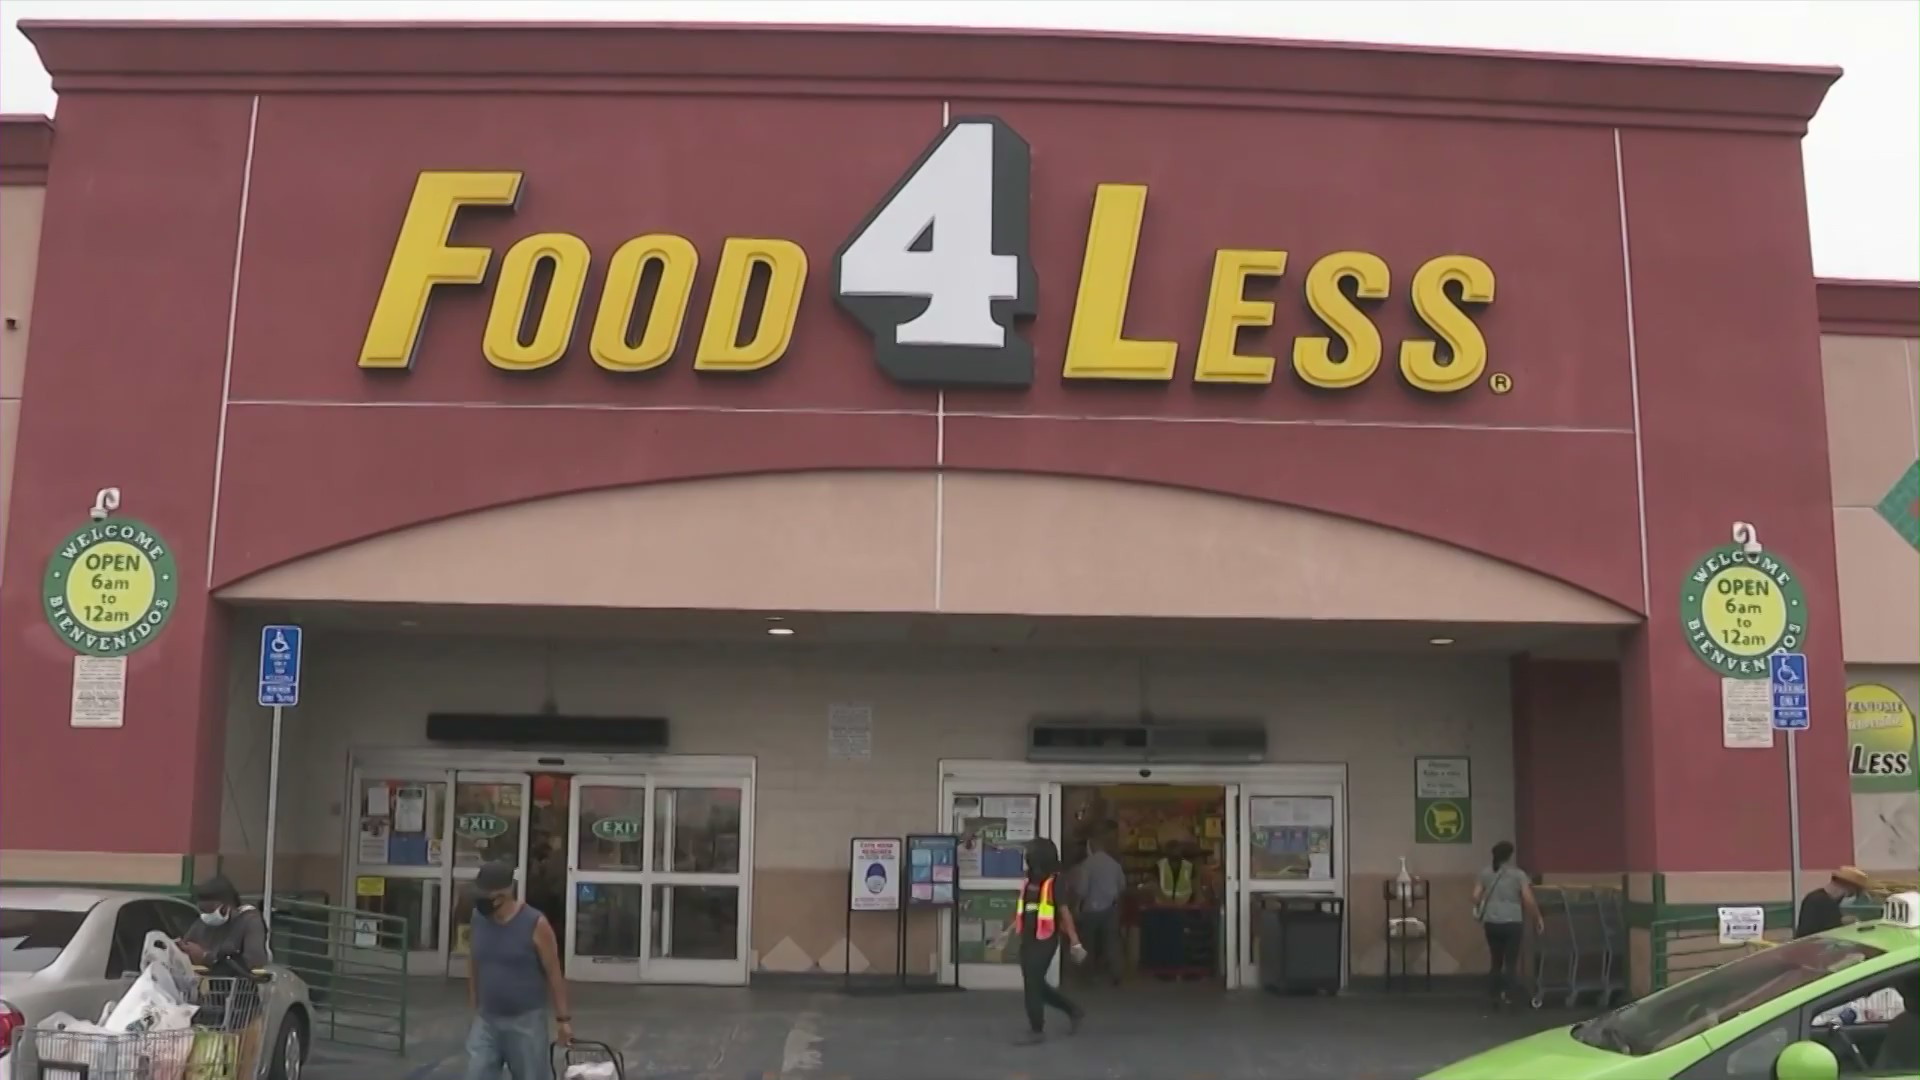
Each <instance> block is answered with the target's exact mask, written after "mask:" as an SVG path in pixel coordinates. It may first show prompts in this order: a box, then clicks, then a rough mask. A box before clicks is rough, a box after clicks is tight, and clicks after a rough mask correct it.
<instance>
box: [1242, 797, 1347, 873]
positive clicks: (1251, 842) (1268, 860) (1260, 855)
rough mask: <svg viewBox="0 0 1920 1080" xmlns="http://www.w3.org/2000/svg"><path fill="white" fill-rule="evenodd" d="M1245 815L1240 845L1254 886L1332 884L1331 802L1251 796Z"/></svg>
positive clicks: (1325, 798)
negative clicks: (1270, 883)
mask: <svg viewBox="0 0 1920 1080" xmlns="http://www.w3.org/2000/svg"><path fill="white" fill-rule="evenodd" d="M1247 810H1248V820H1249V825H1250V826H1251V827H1250V828H1248V830H1247V836H1246V839H1245V840H1244V843H1245V844H1246V845H1247V872H1248V875H1249V876H1250V877H1251V878H1252V879H1253V880H1254V881H1322V882H1332V881H1333V880H1334V873H1335V867H1334V865H1333V829H1334V824H1333V799H1332V798H1330V797H1327V796H1320V795H1307V796H1300V795H1255V796H1253V797H1252V798H1251V799H1249V800H1248V805H1247Z"/></svg>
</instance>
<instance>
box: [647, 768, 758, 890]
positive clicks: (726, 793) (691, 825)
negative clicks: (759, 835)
mask: <svg viewBox="0 0 1920 1080" xmlns="http://www.w3.org/2000/svg"><path fill="white" fill-rule="evenodd" d="M653 808H654V815H655V816H654V866H655V868H656V869H658V870H663V871H669V872H672V873H676V874H737V873H739V872H740V789H739V788H737V787H722V788H659V789H657V790H656V791H655V792H654V802H653Z"/></svg>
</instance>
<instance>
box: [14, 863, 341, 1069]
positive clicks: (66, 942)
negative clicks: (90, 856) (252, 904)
mask: <svg viewBox="0 0 1920 1080" xmlns="http://www.w3.org/2000/svg"><path fill="white" fill-rule="evenodd" d="M199 918H200V911H199V909H198V908H196V907H195V906H194V905H192V904H190V903H188V902H186V901H184V900H177V899H174V898H172V897H167V896H153V895H149V894H145V893H131V892H106V891H91V890H84V889H0V1080H39V1077H36V1076H29V1075H25V1071H24V1070H22V1075H20V1076H18V1077H15V1076H14V1066H15V1065H16V1064H18V1062H19V1059H20V1057H21V1047H22V1046H23V1045H24V1040H25V1039H26V1038H27V1037H28V1036H27V1032H28V1031H30V1030H31V1029H32V1028H33V1026H34V1025H36V1024H38V1023H40V1021H42V1020H44V1019H46V1018H47V1017H49V1016H52V1015H53V1014H55V1013H66V1014H67V1015H69V1016H72V1017H75V1018H78V1019H82V1020H92V1019H97V1018H99V1016H100V1015H101V1013H102V1011H103V1010H104V1009H105V1008H106V1006H107V1004H108V1003H109V1002H112V1001H116V1000H118V999H119V998H120V997H121V996H122V995H124V994H125V993H126V992H127V990H128V989H129V988H130V987H132V985H133V982H134V979H135V978H136V977H138V975H139V968H140V952H141V949H142V948H143V947H144V945H145V943H146V940H147V935H148V934H149V933H151V932H152V931H155V930H158V931H160V932H161V933H163V934H165V935H166V936H167V937H169V938H173V939H178V938H182V937H185V936H186V933H187V929H188V928H189V927H191V926H192V925H193V924H194V923H195V922H196V921H197V920H198V919H199ZM260 999H261V1000H260V1006H261V1011H262V1013H263V1015H264V1021H265V1022H264V1025H263V1031H264V1035H263V1042H262V1051H261V1054H260V1061H259V1067H258V1069H257V1070H256V1073H255V1076H256V1080H300V1072H301V1069H302V1067H303V1066H304V1065H305V1064H306V1060H307V1049H308V1046H309V1045H310V1040H311V1037H312V1033H313V1005H312V1002H311V1001H310V1000H309V998H308V996H307V984H306V983H305V982H304V981H302V980H301V979H300V977H299V976H298V975H295V974H293V973H292V972H290V971H288V970H286V969H284V968H282V967H279V966H278V965H275V966H273V967H270V968H269V969H268V976H267V981H265V982H264V983H262V984H261V986H260ZM36 1071H37V1070H36Z"/></svg>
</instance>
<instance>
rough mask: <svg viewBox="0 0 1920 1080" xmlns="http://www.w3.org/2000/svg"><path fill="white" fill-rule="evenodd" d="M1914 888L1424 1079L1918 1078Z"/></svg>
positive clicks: (1918, 944) (1918, 905)
mask: <svg viewBox="0 0 1920 1080" xmlns="http://www.w3.org/2000/svg"><path fill="white" fill-rule="evenodd" d="M1917 1021H1920V893H1903V894H1901V895H1899V896H1896V897H1893V898H1892V899H1891V900H1889V901H1888V902H1887V905H1886V910H1885V911H1884V912H1883V917H1882V918H1880V919H1877V920H1875V921H1873V922H1866V923H1859V924H1857V925H1853V926H1845V927H1841V928H1840V929H1838V930H1831V931H1828V932H1827V933H1824V934H1816V935H1814V936H1812V937H1806V938H1801V939H1800V940H1798V941H1791V942H1787V943H1785V944H1783V945H1778V946H1775V947H1773V948H1769V949H1761V950H1759V951H1757V952H1755V953H1752V954H1751V955H1749V956H1746V957H1744V958H1742V959H1740V960H1736V961H1734V962H1733V963H1731V964H1727V965H1725V966H1723V967H1718V968H1714V969H1713V970H1711V971H1707V972H1704V973H1702V974H1700V975H1696V976H1694V977H1693V978H1691V979H1688V980H1686V981H1685V982H1681V983H1676V984H1675V985H1673V986H1670V987H1668V988H1667V989H1665V990H1662V991H1660V992H1659V993H1657V994H1652V995H1649V996H1647V997H1644V998H1642V999H1640V1000H1639V1001H1636V1002H1634V1003H1632V1004H1631V1005H1626V1006H1623V1007H1621V1008H1619V1009H1615V1010H1614V1011H1612V1012H1609V1013H1606V1014H1603V1015H1601V1016H1598V1017H1595V1018H1594V1019H1592V1020H1588V1021H1586V1022H1584V1023H1579V1024H1575V1025H1573V1026H1572V1027H1564V1028H1555V1029H1553V1030H1551V1031H1543V1032H1541V1033H1540V1034H1538V1035H1534V1036H1531V1037H1529V1038H1525V1039H1520V1040H1518V1041H1515V1042H1510V1043H1508V1044H1506V1045H1505V1046H1499V1047H1495V1048H1494V1049H1492V1050H1488V1051H1486V1052H1485V1053H1482V1054H1476V1055H1474V1056H1473V1057H1470V1058H1468V1059H1466V1060H1465V1061H1460V1062H1456V1063H1454V1064H1452V1065H1449V1066H1447V1067H1446V1068H1444V1069H1441V1070H1440V1071H1438V1072H1435V1073H1430V1074H1429V1075H1428V1076H1427V1078H1426V1080H1709V1078H1711V1080H1836V1078H1840V1077H1847V1078H1852V1077H1873V1078H1883V1077H1884V1078H1901V1080H1920V1023H1917Z"/></svg>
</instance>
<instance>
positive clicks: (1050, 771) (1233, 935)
mask: <svg viewBox="0 0 1920 1080" xmlns="http://www.w3.org/2000/svg"><path fill="white" fill-rule="evenodd" d="M993 783H1012V784H1052V785H1055V786H1056V790H1055V792H1054V795H1055V798H1054V800H1053V805H1054V821H1053V822H1052V827H1053V829H1054V832H1055V833H1057V832H1058V831H1059V828H1060V824H1059V820H1058V815H1059V803H1060V794H1061V793H1060V792H1059V790H1058V789H1059V788H1066V787H1081V786H1099V785H1108V784H1167V785H1175V786H1194V787H1207V786H1210V787H1220V788H1222V789H1224V792H1225V795H1226V798H1227V800H1228V802H1229V804H1232V803H1235V802H1236V801H1237V803H1238V805H1237V806H1234V805H1229V807H1228V810H1229V813H1228V815H1227V817H1228V820H1227V822H1226V829H1227V836H1226V841H1227V842H1228V844H1229V845H1230V847H1229V852H1230V854H1231V856H1232V858H1231V859H1230V860H1229V866H1228V867H1227V873H1228V880H1229V882H1230V883H1232V884H1233V885H1234V886H1235V887H1234V888H1232V889H1230V890H1229V892H1230V895H1229V896H1228V897H1227V899H1226V911H1225V912H1224V913H1223V916H1222V917H1223V918H1226V919H1230V920H1232V921H1231V923H1230V924H1229V926H1228V929H1227V933H1226V949H1227V963H1226V964H1225V967H1226V969H1227V970H1226V972H1225V976H1226V984H1227V988H1228V989H1230V990H1233V989H1246V988H1251V987H1257V986H1258V985H1259V979H1258V975H1257V968H1258V957H1256V956H1254V955H1253V949H1252V946H1253V936H1252V935H1251V934H1250V933H1247V932H1246V930H1247V927H1248V926H1249V925H1250V923H1249V915H1250V912H1251V910H1252V906H1253V900H1254V898H1255V897H1256V896H1257V895H1261V894H1268V893H1281V892H1284V893H1291V894H1294V895H1311V896H1335V897H1340V898H1343V899H1347V898H1349V892H1350V890H1349V882H1348V879H1349V875H1350V873H1351V870H1350V863H1351V861H1352V860H1351V857H1350V855H1349V850H1350V847H1351V843H1350V837H1351V835H1352V832H1351V823H1350V820H1349V818H1350V815H1349V812H1348V808H1347V792H1348V782H1347V766H1346V764H1345V763H1343V762H1337V763H1287V764H1258V765H1141V764H1138V763H1134V764H1117V765H1100V764H1074V763H1066V762H1062V763H1055V762H1036V761H990V760H978V759H964V758H963V759H942V760H941V762H940V783H939V784H938V794H937V797H938V799H939V802H938V804H937V805H936V809H935V813H936V818H935V820H937V821H939V822H940V823H941V825H940V827H941V828H942V829H946V828H950V827H951V823H950V822H948V821H947V820H946V814H947V807H948V806H949V805H950V798H951V794H952V792H954V791H955V790H956V789H960V790H963V792H964V793H971V792H973V791H975V790H984V788H982V787H981V785H983V784H984V785H991V784H993ZM1276 789H1279V790H1276ZM1286 789H1293V790H1286ZM988 793H989V794H991V792H988ZM1271 794H1303V795H1321V794H1332V795H1333V797H1334V824H1335V829H1334V843H1335V845H1336V857H1335V860H1334V863H1335V866H1334V876H1333V880H1332V881H1331V882H1325V883H1322V882H1298V883H1285V884H1284V885H1282V884H1281V883H1263V884H1256V883H1254V882H1252V881H1250V880H1249V879H1248V877H1247V874H1246V842H1245V837H1244V836H1243V835H1242V830H1241V828H1240V823H1241V821H1242V819H1243V818H1244V817H1245V816H1246V814H1247V812H1248V808H1249V805H1250V804H1249V802H1248V800H1249V797H1250V796H1258V795H1271ZM1236 796H1237V799H1236ZM1042 813H1043V815H1044V813H1045V808H1044V806H1043V808H1042ZM1044 824H1045V822H1044V817H1043V825H1044ZM1041 835H1049V834H1047V833H1044V832H1043V833H1042V834H1041ZM1053 838H1054V839H1055V841H1056V842H1058V839H1059V838H1058V837H1057V836H1054V837H1053ZM953 917H955V913H954V912H953V911H951V910H949V911H945V912H942V914H941V923H940V972H941V976H942V978H945V979H952V978H954V977H955V976H954V963H953V957H952V955H951V948H952V945H951V941H952V933H953V932H952V929H951V928H950V926H949V925H948V922H947V920H948V919H950V918H953ZM1352 923H1353V911H1352V905H1351V903H1350V902H1349V904H1348V910H1347V917H1346V918H1345V919H1343V920H1342V923H1341V942H1340V946H1341V947H1340V985H1341V986H1342V987H1343V988H1344V987H1345V986H1346V985H1347V980H1348V978H1349V977H1350V976H1351V973H1352V956H1351V953H1352V936H1353V925H1352ZM1236 954H1237V955H1236Z"/></svg>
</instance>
